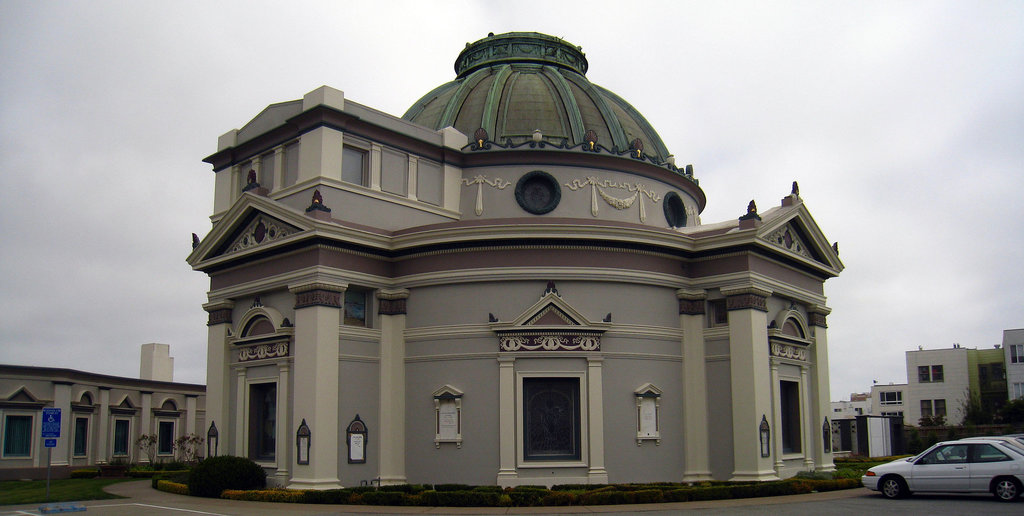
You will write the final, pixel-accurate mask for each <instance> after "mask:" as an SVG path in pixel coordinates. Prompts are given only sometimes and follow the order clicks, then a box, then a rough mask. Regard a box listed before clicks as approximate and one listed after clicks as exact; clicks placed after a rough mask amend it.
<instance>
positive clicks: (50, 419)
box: [42, 407, 60, 502]
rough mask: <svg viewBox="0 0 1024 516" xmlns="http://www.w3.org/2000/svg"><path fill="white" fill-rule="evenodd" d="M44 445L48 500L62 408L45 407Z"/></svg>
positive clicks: (47, 499) (48, 498) (48, 499)
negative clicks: (51, 464) (52, 455)
mask: <svg viewBox="0 0 1024 516" xmlns="http://www.w3.org/2000/svg"><path fill="white" fill-rule="evenodd" d="M42 437H43V446H45V447H46V501H47V502H49V501H50V456H51V454H52V453H53V449H54V448H55V447H56V446H57V439H59V438H60V409H59V408H51V407H47V408H44V409H43V435H42Z"/></svg>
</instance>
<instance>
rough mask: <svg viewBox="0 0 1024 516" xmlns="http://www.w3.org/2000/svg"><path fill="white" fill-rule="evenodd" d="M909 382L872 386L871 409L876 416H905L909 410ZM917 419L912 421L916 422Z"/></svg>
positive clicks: (871, 412)
mask: <svg viewBox="0 0 1024 516" xmlns="http://www.w3.org/2000/svg"><path fill="white" fill-rule="evenodd" d="M906 400H907V384H905V383H890V384H888V385H879V384H875V385H872V386H871V411H870V412H869V414H871V415H874V416H890V417H904V416H905V415H906V410H907V404H906V402H905V401H906ZM915 422H916V421H911V423H915Z"/></svg>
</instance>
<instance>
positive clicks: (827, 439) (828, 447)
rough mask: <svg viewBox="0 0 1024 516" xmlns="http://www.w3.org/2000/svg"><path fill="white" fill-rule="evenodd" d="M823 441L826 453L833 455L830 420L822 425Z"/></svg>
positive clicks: (826, 419) (826, 420)
mask: <svg viewBox="0 0 1024 516" xmlns="http://www.w3.org/2000/svg"><path fill="white" fill-rule="evenodd" d="M821 440H822V442H823V443H824V446H825V453H832V425H830V424H828V418H827V417H826V418H825V422H824V423H822V425H821Z"/></svg>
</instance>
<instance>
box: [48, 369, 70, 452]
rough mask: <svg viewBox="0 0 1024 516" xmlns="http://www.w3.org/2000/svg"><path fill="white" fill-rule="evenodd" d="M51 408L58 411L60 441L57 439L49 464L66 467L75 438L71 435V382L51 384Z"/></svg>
mask: <svg viewBox="0 0 1024 516" xmlns="http://www.w3.org/2000/svg"><path fill="white" fill-rule="evenodd" d="M53 406H54V408H59V409H60V439H57V447H56V448H54V449H53V451H52V453H53V455H51V460H50V464H52V465H54V466H67V465H68V464H71V446H68V443H69V442H71V441H72V440H73V439H74V437H75V436H73V435H71V428H72V427H71V420H72V419H74V416H72V415H71V382H59V381H58V382H53Z"/></svg>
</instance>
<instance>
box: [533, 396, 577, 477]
mask: <svg viewBox="0 0 1024 516" xmlns="http://www.w3.org/2000/svg"><path fill="white" fill-rule="evenodd" d="M523 419H524V421H523V449H524V452H525V453H524V459H525V460H579V459H580V381H579V379H578V378H524V379H523Z"/></svg>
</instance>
